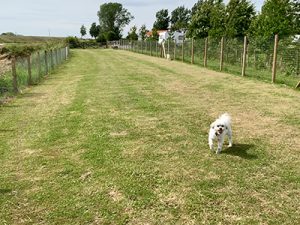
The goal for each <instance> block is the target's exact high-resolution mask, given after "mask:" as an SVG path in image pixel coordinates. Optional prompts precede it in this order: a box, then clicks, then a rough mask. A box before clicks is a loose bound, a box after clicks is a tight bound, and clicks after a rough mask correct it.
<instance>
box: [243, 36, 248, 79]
mask: <svg viewBox="0 0 300 225" xmlns="http://www.w3.org/2000/svg"><path fill="white" fill-rule="evenodd" d="M246 55H247V37H246V36H245V37H244V51H243V66H242V76H245V71H246Z"/></svg>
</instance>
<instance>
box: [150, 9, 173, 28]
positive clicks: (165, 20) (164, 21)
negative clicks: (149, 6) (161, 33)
mask: <svg viewBox="0 0 300 225" xmlns="http://www.w3.org/2000/svg"><path fill="white" fill-rule="evenodd" d="M169 22H170V17H169V12H168V10H167V9H162V10H159V11H158V12H157V13H156V21H155V22H154V24H153V28H154V29H155V30H167V29H168V28H169Z"/></svg>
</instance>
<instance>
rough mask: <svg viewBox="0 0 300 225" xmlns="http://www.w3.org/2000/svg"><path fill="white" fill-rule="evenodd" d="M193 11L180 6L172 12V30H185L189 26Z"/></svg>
mask: <svg viewBox="0 0 300 225" xmlns="http://www.w3.org/2000/svg"><path fill="white" fill-rule="evenodd" d="M190 19H191V11H190V10H189V9H187V8H185V7H184V6H179V7H177V8H176V9H174V10H173V11H172V12H171V19H170V22H171V30H172V31H176V30H184V29H187V28H188V25H189V22H190Z"/></svg>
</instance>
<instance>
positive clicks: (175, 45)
mask: <svg viewBox="0 0 300 225" xmlns="http://www.w3.org/2000/svg"><path fill="white" fill-rule="evenodd" d="M176 47H177V44H176V41H175V40H174V60H176Z"/></svg>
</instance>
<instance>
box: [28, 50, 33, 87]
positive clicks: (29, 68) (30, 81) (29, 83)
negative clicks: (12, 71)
mask: <svg viewBox="0 0 300 225" xmlns="http://www.w3.org/2000/svg"><path fill="white" fill-rule="evenodd" d="M27 67H28V79H27V80H28V85H32V73H31V55H28V56H27Z"/></svg>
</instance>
